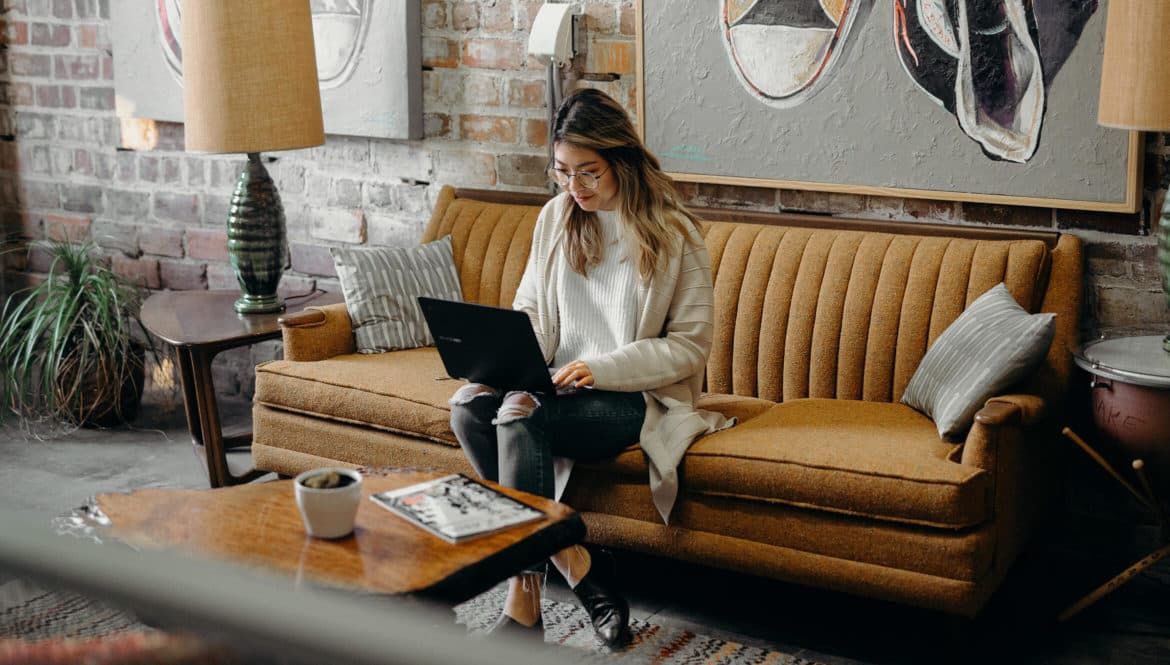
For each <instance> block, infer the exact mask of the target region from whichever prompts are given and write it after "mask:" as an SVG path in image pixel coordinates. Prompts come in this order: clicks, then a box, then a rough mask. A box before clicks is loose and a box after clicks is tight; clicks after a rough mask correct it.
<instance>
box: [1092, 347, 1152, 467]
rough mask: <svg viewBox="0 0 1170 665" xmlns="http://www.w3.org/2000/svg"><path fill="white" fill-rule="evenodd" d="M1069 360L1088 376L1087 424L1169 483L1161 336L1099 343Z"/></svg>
mask: <svg viewBox="0 0 1170 665" xmlns="http://www.w3.org/2000/svg"><path fill="white" fill-rule="evenodd" d="M1073 359H1074V360H1075V361H1076V363H1077V365H1079V366H1080V367H1081V368H1083V369H1084V370H1085V371H1087V372H1089V373H1090V374H1092V375H1093V381H1092V384H1091V386H1092V402H1093V421H1094V422H1095V423H1096V425H1097V427H1098V428H1099V429H1100V430H1101V432H1102V433H1104V434H1105V435H1106V436H1108V437H1110V438H1112V439H1113V440H1114V442H1115V443H1117V444H1118V446H1119V447H1120V448H1121V449H1122V450H1124V451H1126V452H1127V453H1129V454H1130V455H1132V456H1133V457H1134V458H1140V459H1142V460H1143V461H1144V462H1145V463H1146V464H1147V465H1149V466H1150V467H1152V469H1153V471H1154V475H1155V476H1157V477H1158V478H1160V479H1162V480H1163V482H1165V481H1166V480H1167V479H1170V353H1167V352H1166V351H1164V350H1163V349H1162V336H1161V335H1151V336H1147V337H1118V338H1115V339H1100V340H1096V341H1093V342H1089V343H1087V344H1085V345H1083V346H1082V347H1081V348H1080V349H1078V350H1077V351H1076V352H1075V353H1073Z"/></svg>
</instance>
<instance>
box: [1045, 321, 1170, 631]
mask: <svg viewBox="0 0 1170 665" xmlns="http://www.w3.org/2000/svg"><path fill="white" fill-rule="evenodd" d="M1073 358H1074V360H1075V361H1076V363H1077V365H1079V366H1080V367H1081V368H1082V369H1084V370H1085V371H1087V372H1089V373H1090V374H1092V376H1093V379H1092V384H1091V389H1092V391H1093V396H1092V400H1093V404H1092V407H1093V420H1094V422H1095V423H1096V425H1097V428H1098V429H1099V430H1100V431H1101V432H1103V433H1104V434H1106V435H1108V436H1109V438H1111V439H1113V440H1114V441H1115V442H1116V443H1117V445H1118V447H1119V448H1120V449H1121V450H1122V451H1124V452H1125V453H1126V454H1128V455H1129V456H1130V458H1131V459H1132V464H1131V466H1132V468H1133V474H1128V473H1126V474H1122V473H1121V472H1119V471H1118V470H1117V469H1115V468H1114V467H1113V465H1112V464H1110V463H1109V461H1108V460H1106V459H1105V457H1103V456H1102V455H1101V454H1100V453H1098V452H1097V451H1096V450H1095V449H1094V448H1093V447H1092V446H1091V445H1089V444H1088V443H1086V442H1085V440H1084V439H1082V438H1081V437H1079V436H1077V434H1076V433H1075V432H1073V431H1072V430H1070V429H1069V428H1067V427H1066V428H1064V435H1065V436H1067V437H1068V438H1069V439H1071V440H1072V441H1073V442H1074V443H1076V444H1077V446H1079V447H1080V448H1081V450H1083V451H1084V452H1085V453H1086V454H1087V455H1089V457H1091V458H1092V459H1093V461H1095V462H1097V464H1099V465H1100V466H1101V468H1103V469H1105V471H1106V472H1107V473H1108V474H1109V475H1110V476H1112V477H1113V479H1114V480H1116V481H1117V482H1118V483H1119V484H1121V486H1122V487H1124V488H1125V489H1126V490H1128V491H1129V493H1130V494H1132V495H1133V496H1134V498H1136V499H1137V500H1138V502H1139V503H1141V504H1142V505H1143V506H1145V507H1146V508H1147V509H1149V510H1150V511H1151V512H1152V513H1153V515H1154V517H1155V519H1157V521H1158V525H1159V527H1160V529H1161V532H1160V535H1161V546H1160V547H1158V548H1157V549H1155V550H1154V551H1153V552H1151V553H1150V554H1148V555H1146V556H1145V557H1143V558H1142V559H1141V560H1139V561H1138V562H1137V563H1135V564H1133V565H1131V566H1130V567H1128V568H1126V569H1125V570H1123V571H1122V572H1120V573H1118V574H1117V575H1115V576H1114V577H1113V578H1112V579H1110V580H1109V581H1108V582H1106V583H1104V584H1102V585H1101V586H1099V587H1097V588H1096V589H1094V590H1093V591H1091V592H1089V593H1088V594H1087V595H1085V596H1084V597H1083V598H1081V599H1080V600H1078V601H1077V602H1076V603H1074V604H1073V605H1071V606H1070V607H1069V608H1068V609H1066V610H1065V611H1064V612H1062V613H1061V614H1060V616H1059V620H1060V621H1064V620H1066V619H1068V618H1070V617H1072V616H1073V615H1075V614H1077V613H1078V612H1080V611H1081V610H1083V609H1085V608H1086V607H1089V606H1090V605H1092V604H1093V603H1095V602H1097V601H1098V600H1100V599H1102V598H1104V597H1105V596H1107V595H1109V594H1110V593H1112V592H1113V591H1115V590H1117V589H1118V588H1119V587H1121V586H1122V585H1123V584H1125V583H1126V582H1128V581H1130V580H1131V579H1133V578H1134V577H1135V576H1136V575H1138V574H1139V573H1141V572H1142V571H1143V570H1145V569H1147V568H1149V567H1150V566H1152V565H1154V564H1155V563H1157V562H1159V561H1161V560H1162V559H1163V558H1165V557H1166V556H1167V555H1170V510H1168V506H1167V503H1166V499H1165V495H1164V494H1163V495H1159V494H1158V492H1157V491H1155V488H1163V489H1164V488H1165V487H1167V485H1168V484H1170V353H1168V352H1166V351H1165V350H1163V347H1162V336H1160V335H1157V336H1154V335H1150V336H1142V337H1118V338H1113V339H1100V340H1097V341H1094V342H1090V343H1088V344H1085V345H1084V346H1083V347H1081V348H1080V349H1078V350H1077V352H1076V353H1074V354H1073ZM1127 476H1130V479H1127Z"/></svg>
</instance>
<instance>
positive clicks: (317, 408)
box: [255, 347, 462, 446]
mask: <svg viewBox="0 0 1170 665" xmlns="http://www.w3.org/2000/svg"><path fill="white" fill-rule="evenodd" d="M446 376H447V372H446V370H444V369H443V362H442V360H440V359H439V353H438V351H436V350H435V349H434V347H424V348H418V349H408V350H404V351H393V352H390V353H381V354H374V355H365V354H356V353H351V354H347V355H341V356H335V357H333V358H330V359H328V360H320V361H317V362H308V363H299V362H293V361H291V360H275V361H272V362H267V363H263V364H261V365H259V366H257V367H256V397H255V400H256V402H257V403H260V404H265V405H267V406H271V407H273V408H277V409H283V410H286V411H297V412H300V413H306V414H310V415H313V416H317V417H319V418H326V419H329V420H336V421H340V422H351V423H359V424H365V425H370V426H372V427H377V428H379V429H384V430H387V431H391V432H400V433H406V434H414V435H417V436H420V437H423V438H425V439H429V440H431V441H437V442H439V443H444V444H447V445H452V446H457V445H459V443H458V441H456V440H455V435H454V434H452V433H451V426H450V420H451V409H450V407H449V406H448V405H447V400H448V399H450V397H451V395H452V394H453V393H454V392H455V389H456V388H458V387H459V386H460V385H462V384H461V383H460V382H458V381H452V380H436V379H440V378H444V379H445V377H446Z"/></svg>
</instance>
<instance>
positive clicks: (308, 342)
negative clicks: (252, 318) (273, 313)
mask: <svg viewBox="0 0 1170 665" xmlns="http://www.w3.org/2000/svg"><path fill="white" fill-rule="evenodd" d="M277 323H279V324H280V332H281V335H282V336H283V337H284V357H285V359H286V360H295V361H299V362H308V361H313V360H325V359H326V358H332V357H333V356H339V355H342V354H345V353H353V352H354V351H355V349H356V347H355V346H354V342H353V327H352V325H351V324H350V320H349V311H348V310H347V309H346V308H345V303H337V304H334V305H324V306H321V307H306V308H305V309H304V311H301V312H297V313H296V314H289V315H287V316H282V317H280V318H279V319H277Z"/></svg>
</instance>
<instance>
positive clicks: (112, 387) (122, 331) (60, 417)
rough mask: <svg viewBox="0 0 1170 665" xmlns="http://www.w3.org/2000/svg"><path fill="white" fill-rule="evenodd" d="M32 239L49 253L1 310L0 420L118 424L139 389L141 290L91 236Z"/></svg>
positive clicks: (30, 424)
mask: <svg viewBox="0 0 1170 665" xmlns="http://www.w3.org/2000/svg"><path fill="white" fill-rule="evenodd" d="M37 244H38V245H40V246H41V247H43V248H44V249H45V251H46V252H47V253H48V255H49V256H50V257H51V262H52V263H51V267H50V270H49V275H48V277H47V278H46V279H45V280H44V281H43V282H41V283H39V284H36V285H34V286H32V287H29V288H27V289H23V290H21V291H18V292H16V293H14V294H13V295H12V297H10V298H9V299H8V300H7V302H5V303H4V307H3V309H2V310H0V423H3V422H4V421H6V420H8V419H11V418H12V417H16V418H18V419H19V420H20V421H21V423H22V424H24V425H25V426H27V427H29V428H30V429H32V428H35V427H36V426H37V425H43V424H45V423H49V424H59V425H65V426H80V425H93V424H99V425H107V424H113V423H116V422H120V421H122V420H124V419H125V417H127V416H129V415H130V412H132V411H133V410H134V409H136V408H137V396H138V395H139V394H140V391H141V383H142V375H143V360H144V355H143V342H145V341H147V340H148V339H149V335H148V333H146V330H145V329H144V328H143V327H142V322H141V321H140V320H139V319H138V311H139V307H140V306H141V303H142V298H143V295H144V290H143V289H141V288H139V287H137V286H135V285H133V284H131V283H129V282H128V281H126V280H125V279H124V278H122V277H121V276H120V275H118V274H116V273H115V272H114V271H113V270H112V269H111V268H110V266H109V265H108V264H107V263H106V262H105V261H103V260H102V259H101V257H100V256H99V255H98V254H97V246H96V244H95V243H94V242H93V241H92V240H81V241H74V240H69V239H66V240H60V241H48V242H43V243H37ZM24 249H25V248H24V247H21V246H17V247H10V248H9V249H8V250H7V251H24ZM135 381H137V386H135V384H134V382H135ZM127 387H130V388H136V390H127ZM131 401H133V404H131V403H129V402H131Z"/></svg>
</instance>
